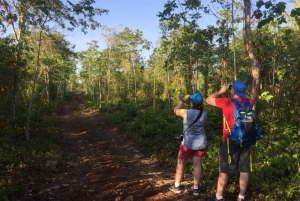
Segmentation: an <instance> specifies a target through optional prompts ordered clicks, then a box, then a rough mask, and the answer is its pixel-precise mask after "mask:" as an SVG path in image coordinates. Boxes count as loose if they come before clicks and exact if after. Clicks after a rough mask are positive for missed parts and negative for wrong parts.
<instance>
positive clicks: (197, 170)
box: [193, 156, 202, 186]
mask: <svg viewBox="0 0 300 201" xmlns="http://www.w3.org/2000/svg"><path fill="white" fill-rule="evenodd" d="M193 165H194V186H199V183H200V179H201V174H202V168H201V158H199V157H195V156H194V157H193Z"/></svg>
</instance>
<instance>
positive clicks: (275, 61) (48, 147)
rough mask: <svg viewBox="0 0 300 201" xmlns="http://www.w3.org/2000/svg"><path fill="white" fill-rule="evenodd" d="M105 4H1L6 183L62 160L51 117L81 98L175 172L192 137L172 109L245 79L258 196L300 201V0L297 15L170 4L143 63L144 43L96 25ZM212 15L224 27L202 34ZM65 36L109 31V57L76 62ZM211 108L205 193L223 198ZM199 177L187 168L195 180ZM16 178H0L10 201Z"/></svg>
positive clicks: (278, 6) (234, 5)
mask: <svg viewBox="0 0 300 201" xmlns="http://www.w3.org/2000/svg"><path fill="white" fill-rule="evenodd" d="M76 2H77V3H76ZM94 2H95V1H93V0H90V1H87V0H80V1H61V0H47V1H43V0H30V1H27V0H1V1H0V19H1V21H0V31H1V36H0V52H1V53H0V58H1V59H0V60H1V63H0V97H1V98H0V128H1V129H0V170H1V173H2V175H4V173H5V172H11V173H15V175H14V176H13V177H17V175H18V174H20V173H21V172H22V171H26V167H28V164H33V163H36V162H37V161H39V160H46V159H49V158H55V157H57V152H58V149H59V148H58V147H57V145H55V143H54V142H55V140H57V135H58V133H55V134H54V133H53V127H55V122H52V121H51V118H50V116H51V114H53V113H55V112H56V111H57V109H58V108H59V107H60V105H61V104H62V103H63V102H64V101H66V100H67V99H68V97H70V95H71V94H75V93H76V94H80V95H81V96H82V97H84V100H85V101H86V104H87V105H88V106H89V108H90V109H91V110H97V111H99V112H100V113H101V114H103V115H105V117H106V118H107V121H108V122H109V124H111V125H112V126H117V127H119V128H120V129H121V130H122V131H123V132H124V133H126V135H128V137H130V138H131V139H132V140H134V141H135V142H136V143H138V144H139V145H140V146H141V147H146V148H147V149H146V150H147V153H148V154H149V155H151V157H155V158H158V159H159V161H161V163H163V164H164V165H166V166H171V167H173V166H174V165H175V164H176V154H177V151H178V147H177V146H174V144H175V143H177V142H176V141H175V139H174V137H175V136H177V135H178V134H180V132H182V131H181V130H182V120H181V119H180V118H178V117H176V116H175V115H174V113H173V108H174V107H175V106H176V105H177V104H178V102H179V101H180V100H181V99H182V98H183V96H184V95H185V94H192V93H193V92H195V91H199V92H201V93H202V95H203V97H204V98H206V97H207V96H208V95H209V94H212V93H214V92H217V91H218V90H219V89H220V88H221V86H222V85H223V84H224V83H231V82H233V81H234V80H237V79H238V80H243V81H244V82H245V83H246V84H247V86H248V87H247V92H248V94H249V95H250V96H251V97H252V99H253V100H254V101H255V105H254V109H255V111H256V120H257V123H258V124H259V126H260V129H261V134H262V140H261V141H259V142H258V143H257V145H256V146H255V147H253V150H252V153H253V154H252V172H251V173H250V175H251V176H250V184H249V192H248V194H250V196H251V198H253V200H297V199H300V148H299V147H300V128H299V125H300V103H299V102H298V101H297V100H298V98H299V93H300V80H298V79H299V78H300V57H299V55H300V29H299V26H300V1H299V0H291V1H290V2H292V5H293V8H292V9H291V10H288V9H287V6H286V4H287V2H285V1H275V0H257V1H254V0H252V1H250V0H243V1H239V0H232V1H223V0H211V3H215V4H218V5H219V7H220V8H221V9H220V10H219V11H218V12H216V13H214V12H213V11H212V10H211V9H210V7H209V6H208V5H206V4H209V3H208V1H207V2H206V1H201V0H180V1H176V0H168V1H166V3H165V6H164V8H162V10H161V12H159V13H157V15H158V17H159V22H160V30H161V32H162V35H161V38H160V43H159V46H158V47H157V48H155V49H154V50H153V52H151V54H150V57H149V59H148V60H145V59H144V58H143V57H142V52H143V51H144V50H149V49H150V47H151V43H150V42H149V41H148V40H147V38H145V37H144V36H143V33H142V32H141V31H140V30H138V29H137V30H132V29H130V27H125V28H123V29H120V28H118V27H108V26H101V21H96V20H95V17H96V16H101V15H103V14H107V15H108V16H109V11H108V10H106V9H104V8H95V7H93V3H94ZM209 13H210V14H214V15H215V16H216V18H217V21H216V23H215V24H212V25H209V26H207V27H205V28H200V26H199V24H200V22H201V16H202V15H206V14H209ZM100 19H101V18H100ZM53 25H55V26H53ZM8 27H10V29H11V30H12V33H11V34H7V32H8ZM53 27H59V29H58V28H53ZM60 29H67V30H74V29H80V30H81V31H82V32H87V31H89V29H92V30H94V29H101V30H102V37H103V38H104V40H105V42H106V48H105V49H104V50H99V45H98V41H96V40H92V41H90V43H89V44H88V45H89V47H88V49H87V50H85V51H81V52H75V50H74V45H73V44H71V43H70V42H69V41H67V39H66V37H65V36H64V35H63V34H62V33H61V32H60V31H59V30H60ZM298 51H299V52H298ZM297 55H298V56H297ZM78 65H80V67H81V68H80V71H79V72H77V71H76V66H78ZM228 96H229V94H228ZM185 106H186V108H188V105H187V104H186V105H185ZM204 108H205V110H206V111H207V112H208V122H207V124H206V126H205V130H206V133H207V137H208V143H209V151H208V153H207V155H206V157H205V158H204V159H203V172H204V176H203V185H204V186H206V187H207V188H211V189H213V188H215V185H216V180H215V179H216V178H217V175H218V166H217V165H216V164H217V163H218V150H219V143H220V140H221V125H222V112H221V111H220V110H219V109H216V108H214V107H211V106H209V105H207V104H204ZM192 171H193V169H192V164H188V167H187V169H186V172H187V173H192ZM11 179H12V178H10V177H9V178H7V177H5V176H2V177H1V180H0V200H1V199H3V200H5V198H7V196H8V195H9V194H12V193H14V191H16V190H20V189H16V188H14V187H13V186H11V185H10V181H11ZM231 180H232V181H231V182H229V183H228V187H227V188H228V189H231V190H232V191H236V189H237V188H238V186H237V184H236V182H238V177H233V178H231Z"/></svg>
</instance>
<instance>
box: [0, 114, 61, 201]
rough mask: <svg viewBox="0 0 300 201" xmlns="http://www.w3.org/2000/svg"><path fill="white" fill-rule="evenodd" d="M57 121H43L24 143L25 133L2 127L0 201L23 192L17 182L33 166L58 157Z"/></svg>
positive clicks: (21, 130) (48, 119)
mask: <svg viewBox="0 0 300 201" xmlns="http://www.w3.org/2000/svg"><path fill="white" fill-rule="evenodd" d="M57 124H58V122H57V121H56V120H54V119H51V118H44V119H43V121H42V123H41V126H40V127H41V128H40V129H39V130H36V131H35V132H33V134H32V139H31V140H30V141H29V142H25V141H24V136H23V133H24V130H23V129H21V128H19V127H17V126H14V127H12V126H8V125H6V126H4V127H2V128H1V130H0V147H1V148H0V171H1V176H0V186H1V188H0V200H5V198H7V196H8V195H10V194H15V193H19V191H22V189H21V188H20V187H17V186H18V185H17V183H18V182H19V179H18V178H20V177H21V176H22V175H26V174H27V171H29V169H30V167H32V166H39V165H41V164H45V162H46V160H51V159H57V158H59V157H60V154H61V150H60V147H59V144H58V143H57V141H58V140H59V137H61V135H59V133H58V130H57Z"/></svg>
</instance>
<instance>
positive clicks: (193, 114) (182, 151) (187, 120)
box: [169, 92, 207, 196]
mask: <svg viewBox="0 0 300 201" xmlns="http://www.w3.org/2000/svg"><path fill="white" fill-rule="evenodd" d="M187 101H190V103H191V107H192V109H182V107H183V105H184V103H185V102H187ZM174 113H175V115H176V116H180V117H182V118H183V132H184V133H183V140H182V142H181V143H180V147H179V151H178V160H177V167H176V173H175V182H174V184H173V185H171V186H170V187H169V190H170V191H173V192H174V193H181V192H182V188H181V187H180V182H181V179H182V177H183V172H184V164H185V162H186V161H187V160H189V159H192V161H193V166H194V190H193V195H194V196H199V194H200V178H201V174H202V168H201V160H202V157H203V156H204V154H205V151H206V147H207V140H206V134H205V130H204V125H205V123H206V120H207V112H206V111H204V110H203V97H202V95H201V93H198V92H197V93H194V94H192V95H189V94H187V95H185V96H184V98H183V99H182V101H180V102H179V103H178V105H177V106H176V107H175V108H174ZM199 115H201V116H200V117H198V116H199ZM197 117H198V119H197ZM195 120H196V121H195Z"/></svg>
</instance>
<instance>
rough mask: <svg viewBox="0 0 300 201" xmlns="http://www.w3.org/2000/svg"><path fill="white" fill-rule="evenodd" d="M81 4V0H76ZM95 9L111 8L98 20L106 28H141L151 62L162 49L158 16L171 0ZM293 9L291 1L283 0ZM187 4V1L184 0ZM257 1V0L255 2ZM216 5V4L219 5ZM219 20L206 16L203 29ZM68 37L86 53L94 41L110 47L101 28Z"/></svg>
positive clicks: (100, 1) (126, 1) (119, 2)
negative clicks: (159, 47) (159, 43)
mask: <svg viewBox="0 0 300 201" xmlns="http://www.w3.org/2000/svg"><path fill="white" fill-rule="evenodd" d="M74 1H77V0H74ZM95 1H96V3H95V4H94V5H93V6H94V7H98V8H101V9H108V10H109V12H108V14H103V15H101V16H98V17H97V18H96V20H97V21H98V22H100V24H101V25H102V26H104V25H105V26H108V27H117V26H119V25H122V27H121V28H120V30H119V31H122V30H123V29H124V27H128V28H129V29H131V30H133V31H135V30H136V29H139V30H140V31H142V32H143V37H144V39H147V40H148V41H150V42H151V43H152V48H151V49H150V51H144V52H143V53H142V56H143V57H144V58H145V59H146V60H147V59H148V57H149V55H150V54H151V52H152V50H153V48H155V47H157V46H158V41H159V38H160V37H161V30H160V29H159V18H158V17H157V14H158V13H159V12H162V11H163V10H164V5H165V4H166V3H167V1H168V0H95ZM282 1H284V2H286V3H287V6H288V7H290V6H291V5H290V3H288V2H289V1H290V0H282ZM181 2H183V0H182V1H181ZM210 2H211V0H202V3H203V4H206V5H207V4H210ZM252 2H256V1H252ZM215 5H216V4H215ZM215 5H212V4H210V8H211V9H212V10H214V11H217V10H219V8H218V7H217V6H215ZM215 21H216V18H215V17H214V16H213V15H207V14H202V18H201V19H200V20H199V26H200V27H202V28H205V27H207V25H209V24H214V23H215ZM64 34H65V35H66V38H67V40H68V41H69V42H71V44H75V45H76V47H75V51H77V52H79V51H84V50H87V49H88V45H87V43H89V42H91V41H92V40H96V41H98V45H99V49H100V50H103V49H105V48H106V43H105V42H104V39H103V38H102V37H101V28H99V29H96V30H94V31H92V30H88V33H87V34H86V35H85V34H84V33H82V32H81V31H80V29H79V28H78V29H76V30H74V31H73V32H67V31H64Z"/></svg>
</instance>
